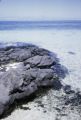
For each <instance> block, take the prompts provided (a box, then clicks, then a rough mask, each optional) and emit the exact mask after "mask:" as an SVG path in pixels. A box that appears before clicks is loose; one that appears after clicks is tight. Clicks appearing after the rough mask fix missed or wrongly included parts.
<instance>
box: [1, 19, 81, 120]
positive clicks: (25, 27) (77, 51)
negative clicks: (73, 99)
mask: <svg viewBox="0 0 81 120" xmlns="http://www.w3.org/2000/svg"><path fill="white" fill-rule="evenodd" d="M1 42H8V43H9V44H11V43H14V42H26V43H32V44H35V45H38V46H39V47H43V48H46V49H48V50H50V51H52V52H55V53H56V54H57V56H58V58H59V59H60V63H61V64H62V65H64V66H65V67H67V69H68V71H69V74H68V75H67V76H66V78H65V79H63V80H62V81H63V84H68V85H71V86H72V88H73V89H79V90H81V21H42V22H41V21H34V22H33V21H28V22H22V21H21V22H18V21H16V22H14V21H12V22H10V21H5V22H4V21H1V22H0V43H1ZM21 113H22V114H21ZM17 114H20V116H21V120H23V115H24V120H27V119H28V120H29V119H30V120H38V119H39V120H48V119H46V118H47V116H46V117H45V115H44V116H43V117H41V116H42V115H43V114H41V113H40V115H39V114H38V112H31V114H29V115H28V116H27V115H26V113H25V112H22V111H16V113H15V112H14V113H13V114H12V115H11V116H9V117H8V118H5V120H19V119H20V118H19V116H16V115H17ZM14 115H15V117H14ZM32 116H33V118H32ZM48 117H49V116H48ZM76 118H77V117H76ZM49 120H52V119H49Z"/></svg>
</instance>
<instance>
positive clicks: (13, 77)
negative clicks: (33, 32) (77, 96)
mask: <svg viewBox="0 0 81 120" xmlns="http://www.w3.org/2000/svg"><path fill="white" fill-rule="evenodd" d="M56 66H59V69H58V68H57V67H56ZM61 71H62V72H61ZM60 72H61V73H62V74H64V75H65V73H64V71H63V70H62V66H61V65H60V64H59V61H58V60H57V57H56V55H55V54H53V53H51V52H49V51H48V50H45V49H42V48H39V47H37V46H34V45H29V44H28V45H27V44H22V45H21V44H19V45H18V46H17V45H11V46H8V45H7V46H6V45H5V47H0V116H1V115H3V114H5V112H6V111H7V110H8V109H9V107H10V105H11V104H13V103H14V102H15V101H17V100H21V99H23V98H25V97H26V99H27V97H28V96H30V95H32V94H33V93H35V92H36V91H38V90H39V89H40V88H42V87H53V86H54V87H55V86H57V87H58V89H59V87H60V86H61V84H60V82H59V77H60ZM64 75H63V76H64ZM54 81H55V82H54ZM57 81H58V82H57ZM57 87H56V88H57ZM60 88H61V87H60Z"/></svg>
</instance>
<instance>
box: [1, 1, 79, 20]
mask: <svg viewBox="0 0 81 120" xmlns="http://www.w3.org/2000/svg"><path fill="white" fill-rule="evenodd" d="M0 20H81V0H0Z"/></svg>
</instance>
